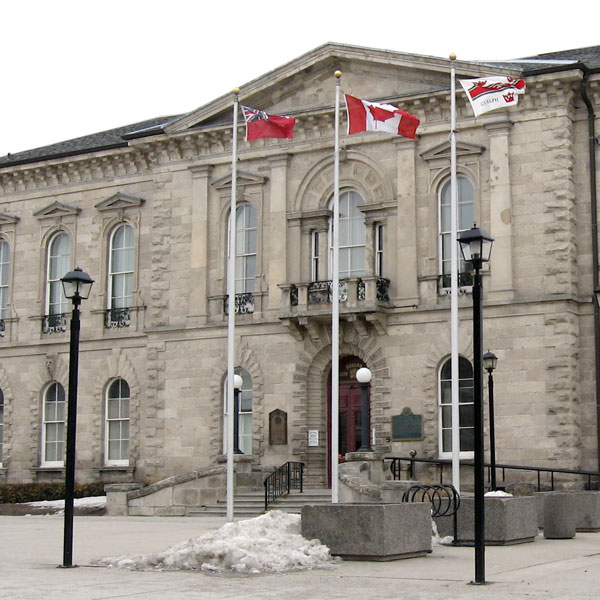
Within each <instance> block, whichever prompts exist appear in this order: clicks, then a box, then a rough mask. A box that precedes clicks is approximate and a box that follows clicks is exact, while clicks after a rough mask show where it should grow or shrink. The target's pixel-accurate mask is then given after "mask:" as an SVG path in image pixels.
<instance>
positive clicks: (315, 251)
mask: <svg viewBox="0 0 600 600" xmlns="http://www.w3.org/2000/svg"><path fill="white" fill-rule="evenodd" d="M310 264H311V274H310V278H311V281H319V232H318V231H313V232H312V240H311V257H310Z"/></svg>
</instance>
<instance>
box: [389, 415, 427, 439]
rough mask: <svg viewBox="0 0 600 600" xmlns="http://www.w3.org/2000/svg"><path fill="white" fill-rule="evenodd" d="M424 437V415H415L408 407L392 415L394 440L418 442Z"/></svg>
mask: <svg viewBox="0 0 600 600" xmlns="http://www.w3.org/2000/svg"><path fill="white" fill-rule="evenodd" d="M422 439H423V415H413V412H412V410H411V409H410V408H408V407H406V408H404V409H403V410H402V413H401V414H399V415H395V416H393V417H392V442H418V441H420V440H422Z"/></svg>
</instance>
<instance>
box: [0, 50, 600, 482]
mask: <svg viewBox="0 0 600 600" xmlns="http://www.w3.org/2000/svg"><path fill="white" fill-rule="evenodd" d="M456 66H457V71H458V75H459V77H477V76H484V75H489V74H497V73H498V72H501V73H507V74H511V75H515V76H520V71H515V70H507V69H503V68H500V67H497V66H494V67H492V66H485V67H482V65H475V64H469V63H462V62H457V65H456ZM336 69H340V70H341V71H342V72H343V76H342V80H341V88H342V90H343V91H344V92H347V93H350V94H352V95H354V96H357V97H362V98H368V99H382V100H383V101H385V102H392V103H394V104H396V105H398V106H399V107H400V108H403V109H405V110H408V111H409V112H411V113H413V114H415V115H416V116H418V117H419V119H421V125H420V127H419V130H418V136H417V139H416V140H407V139H403V138H399V137H394V136H391V135H386V134H376V133H365V134H358V135H353V136H348V135H346V134H345V133H342V135H341V145H342V150H341V156H340V161H341V172H340V183H341V189H342V190H350V189H351V190H354V191H356V192H358V193H359V194H360V196H361V197H362V199H363V203H362V204H361V205H360V207H359V209H360V211H361V213H362V214H364V223H365V230H366V233H365V242H364V247H365V272H364V274H363V275H362V276H361V277H360V278H359V277H354V278H352V277H350V278H348V280H347V286H348V297H347V300H346V301H345V302H344V303H343V304H342V306H341V309H340V310H341V325H340V352H341V355H342V356H353V357H357V358H358V359H360V361H362V362H363V363H364V364H365V365H366V366H368V367H369V368H370V369H371V370H372V372H373V380H372V383H371V389H370V403H371V425H372V427H373V428H374V431H375V433H374V435H375V448H376V449H377V450H378V451H380V452H382V453H383V454H384V455H407V454H408V451H409V450H411V449H415V450H416V451H417V452H418V455H419V456H422V457H430V458H436V457H438V456H440V447H441V446H440V435H441V430H440V405H439V393H440V392H439V387H440V383H439V378H440V368H441V366H442V365H443V364H444V362H445V361H447V360H448V357H449V353H450V299H449V296H448V295H447V294H446V293H445V292H444V290H443V289H441V288H440V285H439V282H440V277H439V276H440V274H441V273H440V264H441V262H440V261H441V258H440V252H441V250H440V235H439V194H440V189H441V187H442V186H443V184H444V182H445V181H446V180H447V178H448V177H449V173H450V164H449V163H450V160H449V143H448V135H449V122H450V112H449V111H450V97H449V75H448V72H449V69H448V61H446V60H442V59H435V58H430V57H419V56H412V55H405V54H400V53H393V52H389V51H378V50H369V49H363V48H354V47H351V46H340V45H336V44H328V45H326V46H323V47H321V48H318V49H316V50H314V51H312V52H310V53H308V54H306V55H304V56H302V57H300V58H299V59H297V60H296V61H293V62H292V63H289V64H287V65H284V66H283V67H281V68H279V69H276V70H275V71H273V72H271V73H268V74H266V75H265V76H263V77H261V78H259V79H257V80H255V81H253V82H251V83H249V84H248V85H247V86H243V87H242V89H241V101H242V103H244V104H248V105H250V106H253V107H256V108H260V109H262V110H266V111H267V112H269V113H273V114H291V115H294V116H295V117H296V119H297V124H296V128H295V130H294V139H293V140H275V139H273V140H270V139H268V140H259V141H257V142H244V141H243V126H240V128H239V131H238V136H239V140H240V142H239V163H238V169H239V172H238V197H237V199H238V202H239V203H240V204H248V205H251V206H252V207H253V209H254V211H255V214H256V222H257V226H256V235H257V238H256V268H255V270H254V272H253V273H252V275H253V291H252V297H253V312H251V313H248V314H239V315H237V317H236V333H237V338H236V359H235V360H236V365H238V366H239V367H240V368H242V369H243V370H244V371H245V372H246V373H247V374H248V375H249V377H250V379H251V382H252V391H251V397H252V412H251V418H250V422H251V425H250V427H251V429H250V431H249V432H247V433H248V436H249V438H250V439H251V442H249V443H250V444H251V453H252V456H253V457H254V460H255V462H256V464H257V465H260V466H261V467H269V466H275V465H280V464H283V463H285V462H286V461H289V460H294V461H303V462H304V463H305V464H306V465H307V477H308V480H309V484H313V485H325V484H326V482H327V454H328V449H327V438H328V416H327V400H328V385H329V384H328V377H329V372H330V366H331V340H330V337H331V328H330V315H331V305H330V304H328V303H327V302H325V303H320V304H315V303H311V302H310V301H309V300H310V290H309V287H310V283H311V264H312V259H313V258H314V245H313V243H314V240H315V239H318V250H319V258H320V267H319V268H320V275H321V276H320V277H319V279H320V280H328V279H330V278H331V274H330V271H329V267H328V264H327V262H328V261H327V252H328V242H327V237H328V231H329V222H330V216H331V211H330V200H331V196H332V193H333V139H334V138H333V135H334V133H333V132H334V111H333V98H334V89H335V79H334V77H333V72H334V71H335V70H336ZM582 79H583V72H582V71H581V70H580V69H579V68H575V67H573V68H572V69H563V70H556V71H555V72H551V73H546V74H537V75H535V74H534V75H528V76H527V77H526V80H527V92H526V94H525V95H524V96H521V97H520V99H519V104H518V106H517V107H513V108H511V109H510V110H501V111H495V112H491V113H488V114H486V115H483V116H482V117H480V118H478V119H475V118H474V117H473V115H472V111H471V108H470V107H469V106H468V105H467V103H466V99H465V97H464V95H463V94H462V93H457V109H458V110H457V120H458V129H459V135H458V172H459V174H460V175H462V176H464V177H465V178H467V179H468V180H469V181H470V182H471V184H472V187H473V190H474V203H473V206H474V217H475V221H476V222H477V225H478V226H480V227H482V228H483V229H485V230H487V231H488V232H489V233H490V234H491V235H492V236H493V237H494V238H495V244H494V248H493V250H492V259H491V263H490V264H489V266H487V267H486V269H485V271H484V278H483V279H484V345H485V348H486V349H488V348H490V349H492V350H493V351H494V353H495V354H496V355H497V356H498V357H499V363H498V369H497V371H496V372H495V374H494V382H495V406H496V446H497V460H498V462H506V463H513V464H514V463H516V464H526V465H540V466H556V467H562V468H572V469H596V468H597V466H598V432H597V423H596V417H597V412H596V397H595V372H594V344H595V341H594V332H593V319H594V308H593V307H594V305H593V302H592V291H593V268H594V262H593V260H592V237H591V236H592V228H591V225H590V220H591V217H590V196H591V193H590V177H589V168H590V167H589V161H588V131H589V130H588V112H587V110H586V106H585V104H584V102H583V101H582V98H581V94H580V86H581V84H582ZM586 86H587V87H586V89H587V93H588V95H589V97H590V99H591V102H592V105H593V107H594V110H595V112H596V113H597V112H598V110H600V75H598V74H592V75H591V76H590V77H589V79H588V81H587V83H586ZM232 103H233V96H232V95H227V96H224V97H222V98H219V99H217V100H215V101H214V102H213V103H210V104H208V105H206V106H204V107H201V108H200V109H198V110H197V111H194V112H192V113H190V114H188V115H183V116H182V117H179V118H176V119H171V120H168V121H166V122H165V123H164V124H163V126H162V127H160V128H154V129H147V130H145V131H142V132H139V131H138V132H137V133H136V132H129V133H128V134H126V135H124V136H122V138H121V143H120V144H116V145H115V146H117V147H98V148H83V147H81V148H79V149H78V150H76V151H73V152H70V153H69V152H62V153H61V152H59V151H58V150H57V149H56V148H55V149H53V147H50V148H49V149H48V150H47V151H45V152H37V154H36V153H35V152H34V153H33V154H27V153H24V155H23V156H20V155H14V156H12V157H5V158H3V159H0V213H1V214H0V238H1V239H2V240H4V241H5V242H7V243H8V246H9V248H10V264H9V267H8V276H7V277H8V280H7V288H8V297H7V298H8V299H7V303H6V308H5V311H4V318H3V320H4V325H5V335H4V337H3V338H1V339H0V389H1V390H2V393H3V398H4V410H3V439H2V459H1V467H0V481H5V482H26V481H54V480H57V481H58V480H61V479H62V478H63V477H64V475H63V469H62V466H61V465H60V464H53V465H45V464H44V463H45V462H48V461H44V456H43V454H44V440H45V436H47V435H48V434H47V432H44V431H42V430H43V429H44V428H45V427H46V422H47V419H46V418H45V417H44V414H43V412H44V410H45V408H44V399H45V394H46V393H47V390H48V386H49V385H51V384H52V383H55V382H56V383H59V384H61V385H62V387H63V388H64V389H65V390H66V389H67V387H68V385H67V384H68V362H69V332H68V327H67V329H66V331H58V332H55V333H44V332H43V331H42V325H43V318H44V316H45V315H46V306H47V298H46V294H47V291H46V290H47V285H46V282H47V278H48V246H49V244H50V243H51V240H52V239H54V237H53V236H55V235H56V234H57V233H58V232H64V233H67V234H68V236H69V238H70V240H71V252H70V256H69V258H68V260H69V269H72V268H74V267H76V266H80V267H81V268H83V270H84V271H86V272H88V273H89V274H90V275H91V276H92V277H93V278H94V279H95V284H94V287H93V289H92V294H91V296H90V299H88V300H86V301H84V302H83V305H82V328H81V346H80V363H79V393H78V397H79V402H78V421H77V435H78V445H77V461H78V462H77V479H78V481H81V482H86V481H95V480H103V481H106V482H139V483H151V482H155V481H158V480H160V479H163V478H166V477H171V476H177V475H180V474H183V473H186V472H189V471H193V470H197V469H202V468H209V467H213V466H215V465H218V464H220V462H219V461H222V454H223V390H224V379H225V374H226V364H227V360H226V358H227V357H226V351H227V316H226V314H225V311H224V300H225V298H226V251H227V227H228V211H229V202H230V195H231V143H232V127H231V108H232ZM344 112H345V111H342V113H343V115H342V126H341V128H342V131H344V128H345V114H344ZM119 224H128V225H129V226H131V228H132V229H133V233H134V240H135V241H134V251H133V254H134V257H135V258H134V264H133V276H132V278H133V279H132V281H133V287H132V292H131V295H130V301H129V313H128V317H129V323H128V325H127V326H123V327H107V324H106V318H107V315H106V313H107V307H109V302H110V296H109V285H110V283H109V280H110V279H111V276H110V273H109V268H110V267H109V255H110V244H111V235H112V232H113V231H114V230H115V227H117V226H118V225H119ZM314 232H318V233H319V235H318V236H317V237H315V236H314ZM381 236H382V237H381ZM376 239H378V240H379V239H380V240H381V241H382V247H383V272H382V273H377V272H376V268H375V263H376V255H377V250H378V248H379V247H378V246H377V245H376ZM381 277H383V278H385V279H388V280H389V289H388V290H387V291H388V296H389V299H388V300H386V299H385V298H384V297H382V296H381V294H378V293H377V285H378V280H379V279H380V278H381ZM363 286H364V287H363ZM442 287H443V286H442ZM467 288H468V286H467ZM361 290H364V297H363V296H360V298H361V299H360V300H359V299H358V298H359V295H358V294H359V292H360V291H361ZM466 291H467V292H468V289H467V290H466ZM107 296H108V297H107ZM471 302H472V299H471V296H470V295H469V294H468V293H465V294H463V295H461V297H460V299H459V303H460V341H459V346H460V353H461V355H462V356H464V357H465V358H467V359H468V360H469V361H471V360H472V325H471ZM69 311H70V308H69ZM67 323H68V314H67ZM118 379H123V380H125V381H126V382H127V384H128V386H129V414H128V421H127V424H128V428H129V431H128V434H127V439H128V442H129V449H128V452H127V455H126V457H125V459H124V460H121V461H116V462H117V463H119V464H111V461H109V460H107V446H106V443H105V442H106V437H107V431H106V429H107V427H108V426H109V425H108V420H107V415H106V403H107V400H106V395H107V389H108V388H109V386H110V384H111V382H114V381H115V380H118ZM405 408H409V409H410V410H411V411H412V413H413V414H415V415H422V417H423V436H422V439H420V440H416V441H393V428H392V417H394V416H396V415H400V414H401V413H402V411H403V410H404V409H405ZM275 410H281V411H284V412H285V413H286V415H287V444H271V443H270V435H269V433H270V432H269V415H270V413H272V412H273V411H275ZM486 427H487V419H486ZM315 430H316V431H318V432H319V436H318V445H316V446H313V445H309V441H308V440H309V437H308V433H309V431H315ZM50 462H52V461H50ZM112 462H115V461H112Z"/></svg>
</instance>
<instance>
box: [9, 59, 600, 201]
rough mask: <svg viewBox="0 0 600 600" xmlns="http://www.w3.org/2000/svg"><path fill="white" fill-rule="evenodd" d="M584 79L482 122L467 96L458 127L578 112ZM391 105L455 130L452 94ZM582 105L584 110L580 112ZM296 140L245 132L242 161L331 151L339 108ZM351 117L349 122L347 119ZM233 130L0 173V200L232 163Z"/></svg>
mask: <svg viewBox="0 0 600 600" xmlns="http://www.w3.org/2000/svg"><path fill="white" fill-rule="evenodd" d="M581 79H582V73H581V71H578V70H576V69H574V70H571V71H563V72H558V73H551V74H547V75H538V76H535V77H530V78H528V79H527V91H526V93H525V94H524V95H523V96H522V97H520V99H519V104H518V108H516V109H512V110H511V111H506V112H505V113H503V112H502V111H494V112H492V113H488V114H487V115H483V116H482V117H480V118H479V119H477V120H475V118H474V117H473V113H472V110H471V107H470V106H469V105H468V102H467V99H466V97H465V95H464V94H463V93H461V92H460V91H459V92H457V97H456V99H457V119H458V121H459V127H460V122H461V121H462V127H463V128H465V127H467V126H468V125H469V123H471V124H473V125H474V126H479V125H481V126H485V125H486V124H488V123H491V122H494V121H498V120H499V119H500V118H502V117H503V116H506V115H507V114H510V119H511V121H513V122H517V121H518V120H520V118H521V117H522V115H523V114H524V113H527V112H530V111H534V110H544V109H550V108H556V107H560V106H567V107H571V109H572V107H573V103H574V102H577V101H578V99H579V85H580V81H581ZM588 93H589V96H590V99H591V100H592V102H593V104H594V106H596V107H599V110H598V112H600V75H593V76H592V77H591V78H590V81H589V84H588ZM386 101H388V102H391V103H393V104H395V105H397V106H398V107H399V108H401V109H403V110H407V111H408V112H411V113H413V114H415V115H416V116H418V117H419V119H421V127H420V130H419V135H421V136H424V135H426V134H427V133H429V132H436V133H437V132H438V131H440V130H441V128H443V127H444V126H445V125H446V124H447V123H449V111H450V93H449V90H447V89H445V90H435V91H430V92H426V93H419V94H414V95H410V96H404V97H398V98H396V99H394V98H390V99H386ZM580 104H581V105H582V103H581V102H578V106H579V105H580ZM295 116H296V122H297V124H296V128H295V130H294V140H291V141H290V140H271V139H265V140H259V141H257V142H252V143H251V142H244V141H243V128H244V126H243V124H242V125H240V127H239V130H238V136H239V140H240V143H239V156H240V158H241V159H253V158H263V159H275V160H276V157H277V156H281V155H282V154H283V153H286V154H293V153H295V152H299V151H309V150H311V149H312V148H313V147H314V146H315V145H319V144H320V145H327V144H329V143H331V141H332V139H333V129H334V122H333V120H334V115H333V105H331V106H326V107H320V108H317V109H314V110H306V111H301V112H300V113H297V114H295ZM344 118H345V117H342V119H344ZM231 133H232V132H231V126H230V125H227V124H226V125H219V126H215V127H210V128H209V127H204V128H198V129H196V130H188V131H186V132H185V133H178V134H173V135H172V136H168V135H164V134H161V135H157V136H153V137H148V138H142V139H137V140H131V141H130V142H129V146H128V147H127V148H119V149H115V150H107V151H102V152H97V153H90V154H81V155H79V156H75V157H68V158H62V159H51V160H45V161H42V162H37V163H28V164H24V165H23V164H22V165H18V166H15V167H12V168H11V167H5V168H0V193H3V194H11V193H23V192H25V193H26V192H28V191H33V190H38V189H44V188H55V187H64V186H69V185H75V184H82V183H84V184H85V183H92V182H102V181H109V180H114V179H115V178H120V177H127V176H135V175H139V174H145V173H146V174H147V173H149V172H151V171H152V169H153V168H154V167H156V166H162V165H167V164H173V163H178V162H183V161H190V160H197V159H200V160H202V159H206V158H209V157H218V156H223V157H226V156H227V154H229V153H231ZM386 139H389V140H392V141H393V140H397V138H396V137H395V136H392V135H390V136H388V137H387V138H386V136H384V135H378V134H369V133H367V134H364V135H362V134H358V135H354V136H346V135H345V134H344V135H343V137H342V143H343V144H344V145H345V146H346V147H348V146H350V145H355V144H362V143H366V142H370V143H372V142H381V141H385V140H386Z"/></svg>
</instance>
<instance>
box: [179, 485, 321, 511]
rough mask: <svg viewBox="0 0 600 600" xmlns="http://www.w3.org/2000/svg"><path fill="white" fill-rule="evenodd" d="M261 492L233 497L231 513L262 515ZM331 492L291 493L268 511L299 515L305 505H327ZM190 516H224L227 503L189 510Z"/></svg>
mask: <svg viewBox="0 0 600 600" xmlns="http://www.w3.org/2000/svg"><path fill="white" fill-rule="evenodd" d="M264 502H265V500H264V493H263V492H258V491H256V492H242V493H238V494H236V495H235V498H234V500H233V512H234V514H235V515H236V516H239V517H255V516H258V515H261V514H263V513H264V508H265V507H264ZM330 502H331V492H330V491H329V490H305V491H304V492H303V493H300V492H292V493H290V494H289V495H286V496H282V497H280V498H278V499H277V500H275V502H272V503H271V504H270V505H269V510H281V511H283V512H289V513H300V512H301V511H302V507H303V506H305V505H306V504H329V503H330ZM187 514H189V515H190V516H203V515H204V516H209V515H210V516H224V515H226V514H227V501H226V500H218V501H217V503H216V504H210V505H207V506H205V507H204V508H201V509H200V508H199V509H190V510H188V513H187Z"/></svg>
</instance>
